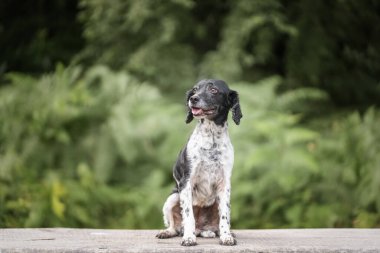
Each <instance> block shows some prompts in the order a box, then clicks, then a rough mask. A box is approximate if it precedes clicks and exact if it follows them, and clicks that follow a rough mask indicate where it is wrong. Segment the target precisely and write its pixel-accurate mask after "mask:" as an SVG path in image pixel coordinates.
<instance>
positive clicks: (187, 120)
mask: <svg viewBox="0 0 380 253" xmlns="http://www.w3.org/2000/svg"><path fill="white" fill-rule="evenodd" d="M192 95H193V93H192V91H191V90H189V91H188V92H186V107H187V116H186V124H189V123H190V122H191V121H192V120H193V118H194V117H193V113H192V112H191V108H190V107H189V99H190V97H191V96H192Z"/></svg>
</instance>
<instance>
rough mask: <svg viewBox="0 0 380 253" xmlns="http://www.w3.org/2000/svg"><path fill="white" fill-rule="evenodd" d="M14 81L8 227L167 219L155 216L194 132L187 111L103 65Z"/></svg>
mask: <svg viewBox="0 0 380 253" xmlns="http://www.w3.org/2000/svg"><path fill="white" fill-rule="evenodd" d="M8 78H9V80H10V82H11V85H10V86H7V87H5V88H3V89H2V90H1V93H0V101H1V102H0V103H1V104H0V118H1V121H0V122H1V123H0V129H1V132H0V140H1V143H2V145H1V149H0V161H1V163H0V226H1V227H4V226H5V227H19V226H26V227H30V226H31V227H36V226H71V227H120V226H123V227H131V228H132V227H135V228H136V227H148V226H158V224H161V220H160V218H161V217H160V216H161V215H159V216H156V217H155V216H152V215H151V213H152V211H154V213H157V214H159V213H160V210H161V204H162V203H163V201H164V198H165V196H166V195H167V194H168V193H169V191H170V190H169V189H168V188H167V187H164V185H163V184H164V183H165V182H167V181H168V178H170V168H171V166H168V163H171V162H173V160H174V159H175V156H176V153H177V150H178V148H179V147H180V145H181V144H179V143H178V142H179V141H180V139H179V138H176V137H178V136H180V135H183V132H185V133H187V130H186V128H185V127H184V128H182V131H181V129H180V128H178V127H176V126H178V125H180V124H182V122H183V119H181V118H176V117H173V115H182V114H183V112H182V110H181V107H179V106H173V105H170V104H167V103H166V102H164V101H163V100H162V97H161V95H160V93H159V92H158V90H157V89H155V88H153V87H151V86H150V85H148V84H144V83H143V84H141V83H137V82H136V81H135V80H134V79H133V78H132V77H130V75H128V74H126V73H123V72H120V73H115V72H110V70H109V69H108V68H106V67H102V66H97V67H93V68H91V69H89V70H88V71H86V72H82V71H81V69H80V68H77V67H73V68H68V69H64V68H63V67H62V66H58V67H57V70H56V72H55V73H54V74H50V75H45V76H43V77H42V78H40V79H33V78H30V77H28V76H23V75H18V74H9V75H8ZM153 105H154V106H153ZM147 115H149V116H148V117H147ZM172 134H174V136H173V135H172ZM168 141H170V142H168ZM175 144H176V145H175ZM174 146H176V148H174ZM176 149H177V150H176ZM173 151H174V152H173ZM165 157H167V158H166V159H165ZM163 171H166V172H167V173H163ZM159 172H160V173H159ZM151 188H153V189H154V191H151ZM141 199H144V200H145V202H144V205H142V204H141Z"/></svg>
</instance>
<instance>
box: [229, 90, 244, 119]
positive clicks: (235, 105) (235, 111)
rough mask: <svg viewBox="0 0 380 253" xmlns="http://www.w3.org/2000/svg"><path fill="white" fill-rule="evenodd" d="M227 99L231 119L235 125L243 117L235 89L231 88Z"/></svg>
mask: <svg viewBox="0 0 380 253" xmlns="http://www.w3.org/2000/svg"><path fill="white" fill-rule="evenodd" d="M228 101H229V103H230V108H231V111H232V119H233V120H234V122H235V124H236V125H239V124H240V119H241V118H242V117H243V114H242V113H241V109H240V103H239V94H238V93H237V92H236V91H234V90H231V91H230V93H229V94H228Z"/></svg>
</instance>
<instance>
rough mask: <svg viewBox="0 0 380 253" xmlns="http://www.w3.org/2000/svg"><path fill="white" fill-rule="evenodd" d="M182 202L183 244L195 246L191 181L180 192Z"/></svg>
mask: <svg viewBox="0 0 380 253" xmlns="http://www.w3.org/2000/svg"><path fill="white" fill-rule="evenodd" d="M179 198H180V204H181V209H182V223H183V230H184V231H183V237H182V242H181V245H182V246H194V245H196V244H197V242H196V237H195V219H194V213H193V197H192V193H191V184H190V181H188V182H187V183H186V186H185V188H184V189H183V190H182V191H181V192H180V196H179Z"/></svg>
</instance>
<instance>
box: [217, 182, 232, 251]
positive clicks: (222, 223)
mask: <svg viewBox="0 0 380 253" xmlns="http://www.w3.org/2000/svg"><path fill="white" fill-rule="evenodd" d="M230 192H231V183H230V182H226V184H225V187H223V190H222V191H220V192H219V194H218V195H219V196H218V197H219V218H220V219H219V233H220V244H221V245H235V244H236V240H235V238H234V237H233V236H232V234H231V231H230Z"/></svg>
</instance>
